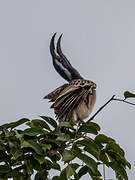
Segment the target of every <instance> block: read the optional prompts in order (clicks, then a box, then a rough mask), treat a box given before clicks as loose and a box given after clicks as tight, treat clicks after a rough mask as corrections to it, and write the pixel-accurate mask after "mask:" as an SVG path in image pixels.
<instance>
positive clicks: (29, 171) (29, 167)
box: [24, 159, 33, 175]
mask: <svg viewBox="0 0 135 180" xmlns="http://www.w3.org/2000/svg"><path fill="white" fill-rule="evenodd" d="M24 164H25V166H26V168H25V170H26V172H27V174H29V175H32V174H33V166H32V164H31V161H30V160H29V159H25V160H24Z"/></svg>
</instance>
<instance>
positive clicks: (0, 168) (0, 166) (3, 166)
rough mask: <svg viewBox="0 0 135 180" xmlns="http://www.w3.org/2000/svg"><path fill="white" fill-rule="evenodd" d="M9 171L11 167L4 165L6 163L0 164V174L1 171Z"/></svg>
mask: <svg viewBox="0 0 135 180" xmlns="http://www.w3.org/2000/svg"><path fill="white" fill-rule="evenodd" d="M9 171H11V168H10V167H8V166H6V165H0V174H1V173H7V172H9Z"/></svg>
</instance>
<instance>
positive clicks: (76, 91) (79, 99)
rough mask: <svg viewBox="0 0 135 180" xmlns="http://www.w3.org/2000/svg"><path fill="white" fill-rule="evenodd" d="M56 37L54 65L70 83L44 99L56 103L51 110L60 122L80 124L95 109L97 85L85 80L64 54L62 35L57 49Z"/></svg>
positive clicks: (52, 45)
mask: <svg viewBox="0 0 135 180" xmlns="http://www.w3.org/2000/svg"><path fill="white" fill-rule="evenodd" d="M55 36H56V33H55V34H54V35H53V37H52V39H51V42H50V52H51V55H52V60H53V65H54V67H55V69H56V71H57V72H58V73H59V74H60V75H61V76H62V77H63V78H64V79H65V80H67V81H68V83H67V84H64V85H62V86H60V87H58V88H57V89H55V90H54V91H53V92H51V93H49V94H48V95H47V96H45V97H44V99H49V100H50V102H54V103H53V104H52V106H51V108H53V109H54V112H55V114H56V118H57V119H58V120H59V121H60V122H61V121H72V122H80V121H82V120H83V119H85V118H87V117H88V116H89V114H90V113H91V111H92V109H93V106H94V104H95V101H96V90H95V89H96V84H95V83H94V82H92V81H89V80H85V79H84V78H83V77H82V76H81V75H80V73H79V72H78V71H77V70H76V69H75V68H73V66H72V65H71V64H70V62H69V61H68V60H67V58H66V57H65V55H64V54H63V53H62V50H61V44H60V43H61V37H62V35H61V36H60V37H59V39H58V42H57V47H56V49H55V45H54V39H55Z"/></svg>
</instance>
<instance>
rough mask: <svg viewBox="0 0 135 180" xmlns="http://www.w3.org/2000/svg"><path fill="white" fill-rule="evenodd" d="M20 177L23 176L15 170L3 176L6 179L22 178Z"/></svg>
mask: <svg viewBox="0 0 135 180" xmlns="http://www.w3.org/2000/svg"><path fill="white" fill-rule="evenodd" d="M22 176H24V174H23V173H21V172H19V171H17V170H12V171H10V172H8V173H7V174H6V175H5V177H6V178H11V177H22Z"/></svg>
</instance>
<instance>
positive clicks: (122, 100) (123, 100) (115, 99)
mask: <svg viewBox="0 0 135 180" xmlns="http://www.w3.org/2000/svg"><path fill="white" fill-rule="evenodd" d="M112 100H114V101H121V102H124V103H127V104H130V105H133V106H135V104H134V103H131V102H129V101H125V99H117V98H113V99H112Z"/></svg>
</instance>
